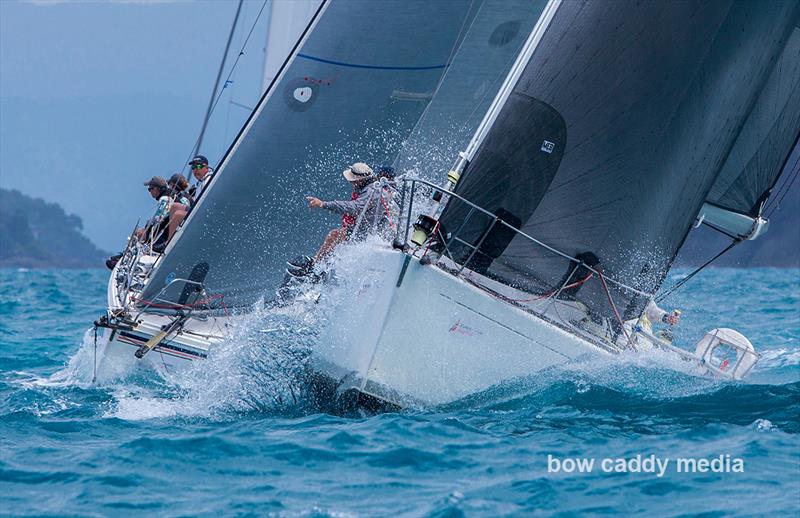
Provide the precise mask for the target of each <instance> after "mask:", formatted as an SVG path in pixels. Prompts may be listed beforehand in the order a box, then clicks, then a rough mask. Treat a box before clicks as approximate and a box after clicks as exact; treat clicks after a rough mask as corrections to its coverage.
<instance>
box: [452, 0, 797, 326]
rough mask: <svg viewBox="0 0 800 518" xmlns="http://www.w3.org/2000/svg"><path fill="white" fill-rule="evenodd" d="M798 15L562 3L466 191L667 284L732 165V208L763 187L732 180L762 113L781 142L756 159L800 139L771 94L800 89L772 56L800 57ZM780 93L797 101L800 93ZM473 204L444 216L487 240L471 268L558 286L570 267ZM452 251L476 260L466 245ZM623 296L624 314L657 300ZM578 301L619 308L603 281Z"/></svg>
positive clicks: (568, 248)
mask: <svg viewBox="0 0 800 518" xmlns="http://www.w3.org/2000/svg"><path fill="white" fill-rule="evenodd" d="M799 13H800V4H798V3H797V2H795V1H792V0H786V1H780V0H778V1H774V2H736V1H712V2H705V1H687V2H637V1H633V0H620V1H616V2H577V1H569V2H563V3H560V4H559V5H558V7H557V9H556V11H555V14H554V15H553V17H552V20H551V21H550V23H549V25H548V26H547V28H546V30H545V32H544V33H543V35H542V36H541V39H540V40H539V41H538V43H537V44H536V46H535V48H534V50H533V51H532V53H531V54H530V58H529V59H528V60H527V63H525V65H524V70H523V71H522V73H521V74H520V75H519V77H518V79H517V80H516V82H515V83H513V88H512V89H511V91H510V93H509V94H507V95H506V97H505V98H503V99H502V103H501V104H500V106H499V109H498V110H497V111H496V113H495V114H494V117H495V118H494V119H493V121H491V122H490V123H489V125H488V129H486V128H484V129H482V130H479V132H478V135H479V136H480V138H478V137H476V139H477V141H476V142H475V143H474V145H473V146H472V151H471V152H470V153H469V156H468V158H469V159H470V160H471V163H470V165H469V166H468V167H467V169H466V173H465V174H464V175H463V177H462V180H461V181H460V183H459V184H458V186H457V189H456V192H457V193H458V194H460V195H461V196H464V197H465V198H467V199H469V200H470V201H472V202H474V203H476V204H477V205H479V206H482V207H484V208H487V209H488V210H490V211H491V212H493V213H494V214H495V215H497V216H499V217H501V218H502V219H503V220H505V221H507V222H509V223H510V224H511V225H512V226H518V228H519V229H520V230H522V231H523V232H525V233H526V234H528V235H530V236H533V237H535V238H536V239H538V240H540V241H541V242H543V243H545V244H547V245H549V246H550V247H552V248H554V249H556V250H560V251H562V252H564V253H566V254H568V255H570V256H572V257H584V258H585V257H591V258H593V260H592V262H594V260H595V258H596V260H598V261H599V265H600V266H602V268H603V269H604V271H605V272H606V274H607V275H608V276H610V277H613V278H616V279H617V280H619V281H621V282H623V283H625V284H627V285H630V286H633V287H635V288H637V289H640V290H643V291H645V292H653V291H655V289H656V288H657V287H658V285H659V283H660V282H661V280H662V279H663V276H664V275H665V274H666V272H667V270H668V268H669V266H670V264H671V262H672V260H673V258H674V257H675V254H676V252H677V250H678V249H679V248H680V246H681V244H682V243H683V241H684V238H685V236H686V234H687V233H688V231H689V229H690V228H691V225H692V223H693V221H694V220H695V218H696V217H697V215H698V213H699V211H700V208H701V206H702V205H703V203H704V202H705V200H706V198H707V196H709V193H710V192H712V188H713V187H715V185H716V182H717V181H718V179H719V178H722V175H723V172H725V171H727V170H726V164H731V166H730V167H731V171H732V173H731V175H730V178H729V179H728V181H727V187H726V188H725V189H724V190H723V189H720V194H719V196H718V198H715V199H719V200H720V201H726V202H727V200H733V199H734V198H736V197H737V196H738V197H740V198H741V201H739V199H738V198H737V201H736V206H737V207H743V206H745V205H746V206H747V207H746V208H747V210H750V209H751V208H752V206H753V203H754V202H755V201H756V200H755V198H757V197H758V196H760V195H761V193H762V192H763V188H762V187H757V188H756V187H752V188H748V189H737V188H735V187H734V188H732V187H731V186H733V185H734V184H737V182H740V183H748V182H749V180H744V179H741V175H740V174H739V173H740V172H741V171H743V170H745V169H746V167H744V164H743V160H744V158H742V159H741V160H740V159H737V160H734V161H733V162H731V160H733V157H732V152H734V151H736V150H737V149H739V147H738V146H737V142H741V143H744V140H739V139H740V138H744V135H745V133H746V132H748V131H754V130H756V128H754V130H748V127H749V121H755V120H756V119H752V117H754V114H755V116H756V117H757V118H758V120H759V121H760V120H761V117H764V118H766V119H769V120H767V121H766V122H765V123H764V124H761V123H759V124H756V125H755V126H757V131H758V132H759V134H762V133H763V134H764V136H763V138H762V139H763V140H764V141H767V140H768V141H769V142H770V143H771V145H770V146H768V147H767V148H764V149H763V150H762V151H761V152H759V153H756V154H757V155H758V158H757V160H760V161H762V162H764V163H769V164H773V163H775V164H777V163H778V162H780V160H781V159H783V158H784V157H785V155H786V153H787V151H786V143H787V142H788V141H789V140H792V139H793V138H796V131H797V126H792V125H791V124H792V122H791V121H792V118H793V117H795V116H796V113H793V112H792V110H789V112H784V111H781V109H780V107H777V108H775V107H766V106H765V107H763V108H760V107H759V106H760V104H759V102H761V103H764V102H765V101H764V99H765V97H764V92H765V91H766V90H768V89H770V88H773V87H774V88H777V89H779V90H780V91H781V92H785V91H786V89H787V88H788V90H791V89H792V86H791V85H789V86H788V87H787V85H786V84H785V82H786V80H787V78H790V77H793V76H792V74H791V73H784V72H781V71H780V70H779V71H778V72H776V64H780V63H781V62H782V61H783V60H784V59H785V58H782V56H786V57H788V61H792V60H794V62H793V63H792V64H791V66H790V67H789V68H792V67H796V66H797V63H796V60H797V54H794V55H792V54H784V51H785V49H786V48H787V44H788V43H787V42H790V41H791V40H792V38H793V34H794V32H795V30H796V27H797V25H798V17H799V16H800V14H799ZM780 66H782V65H779V67H780ZM781 70H783V69H781ZM771 77H775V78H776V79H775V81H776V82H777V83H776V85H773V84H772V83H771V82H770V79H769V78H771ZM779 97H781V98H782V99H784V100H785V101H786V103H785V105H792V103H793V102H794V101H792V99H793V97H792V94H791V93H789V94H788V95H781V96H779ZM498 99H500V98H498ZM790 112H791V113H790ZM779 113H780V114H784V113H786V114H787V115H786V116H785V117H784V116H783V115H776V114H779ZM750 124H752V123H750ZM762 127H763V128H762ZM768 134H771V136H770V135H768ZM773 143H774V144H773ZM520 148H522V149H520ZM747 154H748V153H747V152H746V151H744V152H743V154H742V157H745V158H746V155H747ZM759 170H760V171H761V170H762V169H761V168H759ZM763 170H764V171H766V170H769V173H763V174H762V173H759V175H760V177H761V176H763V177H764V178H761V179H759V180H758V181H757V182H753V183H758V184H759V185H763V184H771V183H772V182H774V176H771V175H773V174H775V173H774V170H773V169H772V167H771V166H770V167H766V168H763ZM745 176H746V177H747V178H750V177H751V175H750V174H749V173H748V174H746V175H745ZM745 190H746V191H747V195H746V196H740V195H739V194H737V195H736V196H734V195H733V193H734V192H736V193H741V192H744V191H745ZM756 191H758V193H757V194H755V196H754V193H755V192H756ZM463 205H464V204H463V203H459V202H458V201H457V200H453V201H451V202H450V203H449V204H448V205H447V207H446V208H445V210H444V212H443V214H442V216H441V223H442V225H443V227H444V229H445V232H450V233H453V232H455V231H456V229H460V231H459V232H458V234H459V237H461V238H462V239H464V240H465V241H467V242H468V243H471V244H472V245H477V244H478V243H479V242H480V241H481V240H483V243H484V244H483V245H482V246H481V249H480V252H479V253H478V254H476V255H475V257H474V259H473V260H472V261H471V263H470V264H469V265H468V266H469V267H470V268H475V269H477V270H479V271H482V272H485V274H486V275H488V276H490V277H493V278H495V279H497V280H500V281H502V282H504V283H506V284H509V285H511V286H515V287H519V288H522V289H526V290H531V291H540V290H543V289H549V288H553V287H557V286H558V285H559V284H560V282H561V281H563V280H564V278H565V273H567V272H569V271H570V270H571V269H572V265H571V263H570V262H569V261H568V260H567V259H565V258H563V257H561V256H559V255H557V254H554V253H552V252H549V251H547V249H545V248H542V247H538V246H536V245H535V244H533V243H532V242H531V241H529V240H527V239H524V238H523V237H521V236H519V235H514V234H513V233H510V234H508V235H504V236H499V237H492V236H491V233H492V232H494V228H493V227H492V221H490V218H488V217H486V216H481V215H473V216H471V217H470V218H469V219H468V220H467V221H466V222H465V216H466V214H468V210H467V208H466V207H464V206H463ZM487 236H488V237H489V238H488V239H487ZM486 243H489V245H490V246H487V244H486ZM451 245H452V246H453V251H454V258H455V259H456V260H457V261H461V262H463V261H464V260H466V258H467V257H468V256H469V253H468V251H467V250H468V247H462V248H461V250H459V247H458V244H457V243H453V242H451ZM612 295H613V298H614V299H615V302H616V306H617V307H620V308H626V310H627V315H626V316H631V315H633V314H638V312H639V311H640V310H641V309H642V306H643V304H644V302H645V301H644V300H642V298H641V297H640V296H637V295H635V294H633V293H631V292H622V291H621V290H614V293H613V294H612ZM572 296H573V297H574V298H576V299H578V300H579V301H581V302H583V303H584V304H585V305H586V306H587V307H588V308H589V310H590V312H591V313H594V314H601V315H604V316H606V317H609V318H611V317H612V312H611V307H610V305H609V303H608V301H607V300H606V294H605V293H604V292H603V291H601V286H600V285H599V283H587V284H586V285H584V286H583V287H581V288H580V289H579V290H576V291H575V293H573V294H572Z"/></svg>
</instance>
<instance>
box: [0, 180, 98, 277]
mask: <svg viewBox="0 0 800 518" xmlns="http://www.w3.org/2000/svg"><path fill="white" fill-rule="evenodd" d="M82 230H83V222H82V221H81V218H79V217H78V216H76V215H74V214H67V213H66V212H64V209H63V208H61V206H60V205H58V204H57V203H48V202H46V201H44V200H42V199H39V198H31V197H29V196H26V195H24V194H22V193H21V192H19V191H17V190H8V189H0V267H22V268H92V267H95V268H100V267H103V259H104V257H105V256H106V255H107V254H106V253H105V252H103V251H102V250H100V249H99V248H97V247H96V246H95V245H94V243H92V242H91V241H90V240H89V239H88V238H87V237H86V236H84V235H83V233H82Z"/></svg>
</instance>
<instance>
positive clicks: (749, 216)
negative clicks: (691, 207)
mask: <svg viewBox="0 0 800 518" xmlns="http://www.w3.org/2000/svg"><path fill="white" fill-rule="evenodd" d="M798 56H800V27H797V26H795V27H794V29H793V30H792V33H791V35H790V36H789V38H788V39H787V41H786V45H785V46H784V48H783V52H782V53H781V55H780V57H779V58H778V60H777V61H776V62H775V65H774V66H773V68H772V72H771V73H770V74H769V76H768V77H767V80H766V83H765V84H764V88H763V89H762V92H761V95H760V96H759V98H758V100H757V101H756V103H755V104H754V106H753V109H752V110H751V111H750V114H749V115H748V117H747V120H746V122H745V124H744V126H743V127H742V131H741V133H740V134H739V137H738V138H737V139H736V143H735V144H734V146H733V149H731V152H730V154H729V155H728V159H727V160H726V161H725V165H724V166H723V167H722V170H721V172H720V174H719V176H718V178H717V180H716V182H715V183H714V186H713V187H712V188H711V192H710V193H709V195H708V198H706V204H705V205H704V206H703V209H702V210H701V213H700V218H701V219H702V221H703V222H704V223H706V224H709V225H710V226H713V227H714V228H717V229H718V230H721V231H723V232H726V233H727V234H729V235H731V237H734V238H749V239H754V238H755V237H757V235H758V233H763V231H762V232H759V231H760V230H761V229H760V228H759V227H758V225H759V221H758V218H759V217H760V216H761V210H762V207H763V205H764V202H765V201H766V199H767V197H768V196H769V194H770V192H771V190H772V187H773V186H774V185H775V182H776V181H777V179H778V177H779V175H780V174H781V171H782V170H783V169H784V166H785V164H786V160H787V159H788V157H789V154H790V153H791V151H792V149H793V147H794V146H796V145H797V143H798V138H799V137H800V57H798ZM761 226H762V227H763V226H764V224H763V223H762V224H761Z"/></svg>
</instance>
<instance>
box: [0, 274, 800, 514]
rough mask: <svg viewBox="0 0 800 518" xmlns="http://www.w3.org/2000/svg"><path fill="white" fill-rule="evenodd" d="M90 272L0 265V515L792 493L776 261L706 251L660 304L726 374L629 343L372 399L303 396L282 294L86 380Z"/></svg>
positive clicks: (569, 508)
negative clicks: (131, 366)
mask: <svg viewBox="0 0 800 518" xmlns="http://www.w3.org/2000/svg"><path fill="white" fill-rule="evenodd" d="M685 273H686V272H681V271H678V272H675V273H673V274H672V275H671V276H670V278H669V280H668V283H667V284H669V283H671V282H675V281H676V280H678V279H679V278H680V277H681V275H685ZM107 276H108V275H107V272H105V271H101V270H89V271H67V270H44V271H41V270H36V271H34V270H31V271H27V270H0V343H1V344H2V346H1V347H0V514H3V515H59V516H64V515H104V516H109V515H114V516H125V515H134V514H145V513H146V514H150V515H170V516H172V515H183V516H195V515H199V516H208V515H215V516H227V515H258V516H263V515H279V516H351V515H368V516H372V515H403V516H421V515H427V516H462V515H467V516H505V515H551V514H559V513H562V514H566V515H569V514H581V515H583V514H614V513H620V514H626V515H629V514H645V513H647V514H648V516H682V515H698V514H703V515H707V516H718V515H739V516H754V515H764V516H766V515H769V516H779V515H795V516H796V515H797V513H798V512H800V367H798V365H800V345H799V342H798V340H799V339H800V271H798V270H779V269H751V270H736V269H710V270H707V271H704V272H703V273H702V274H701V275H700V276H698V277H697V278H696V279H693V280H692V282H690V283H689V284H688V285H687V286H686V287H684V288H683V289H682V290H681V291H679V292H678V293H676V294H675V295H674V296H672V297H671V298H670V299H669V300H668V301H667V302H666V303H665V306H666V307H667V309H672V308H680V309H681V310H682V312H683V319H682V322H681V324H680V325H679V327H678V328H677V331H676V335H677V336H676V340H677V341H678V342H680V343H683V344H685V345H686V346H688V345H690V344H692V343H694V342H695V341H696V340H697V339H699V338H700V337H701V336H702V334H703V332H704V331H705V330H708V329H710V328H713V327H733V328H735V329H737V330H739V331H740V332H742V333H743V334H745V335H746V336H748V337H749V338H750V339H751V341H752V342H753V343H754V344H755V345H756V347H757V349H758V350H759V351H760V352H761V353H762V355H763V357H762V359H761V361H760V362H759V364H758V365H757V366H756V368H755V370H754V371H753V372H752V374H751V376H750V378H749V379H748V381H747V382H746V383H745V382H739V383H734V382H729V381H721V380H716V379H711V378H706V377H700V376H697V375H696V374H695V373H694V372H692V370H691V369H688V368H686V367H685V364H682V362H676V361H674V360H673V359H672V358H671V357H668V356H664V355H659V354H655V353H650V354H630V355H625V356H622V357H620V358H614V359H612V360H603V361H591V362H585V363H579V364H573V365H568V366H565V367H562V368H558V369H551V370H548V371H545V372H542V373H539V374H537V375H534V376H531V377H529V378H526V379H522V380H518V381H515V382H513V383H507V384H504V385H502V386H498V387H494V388H492V389H490V390H487V391H485V392H482V393H479V394H474V395H472V396H470V397H468V398H466V399H464V400H461V401H457V402H455V403H452V404H448V405H446V406H444V407H438V408H425V409H414V410H407V411H402V412H397V413H384V414H379V415H374V416H366V415H345V416H336V415H330V414H326V413H322V412H320V410H319V409H318V408H316V407H315V406H314V404H313V402H312V400H311V399H310V398H309V397H308V396H307V395H306V392H305V387H304V386H303V377H302V372H303V368H302V367H303V363H304V361H305V359H306V358H307V357H308V353H309V351H310V350H311V349H313V345H314V340H316V336H317V333H316V329H315V327H316V326H318V325H320V324H319V322H317V321H314V320H313V319H308V318H307V316H303V315H292V314H286V313H283V314H280V315H277V314H272V313H269V312H257V313H255V314H253V315H252V316H251V317H249V320H248V322H247V323H246V324H244V325H243V326H242V329H239V330H237V331H236V332H235V333H234V336H233V337H232V338H231V339H230V340H228V341H227V342H226V343H224V344H221V345H220V346H219V347H218V348H217V349H215V351H214V353H213V354H212V355H211V357H210V359H209V360H208V361H207V362H199V363H202V365H198V366H196V367H194V368H193V369H191V370H190V371H189V372H187V373H185V374H184V375H180V376H175V377H171V378H169V379H164V378H161V377H159V376H157V375H155V374H153V373H149V372H147V371H146V370H143V369H140V370H139V371H136V372H134V373H133V374H131V375H130V376H126V377H125V378H122V379H116V380H105V381H101V382H99V383H95V384H93V383H91V378H92V356H91V355H92V350H93V348H92V344H93V334H92V332H91V331H87V329H89V328H90V326H91V322H92V321H93V320H94V319H95V318H97V317H98V316H100V315H101V314H102V313H103V312H104V303H105V288H106V281H107Z"/></svg>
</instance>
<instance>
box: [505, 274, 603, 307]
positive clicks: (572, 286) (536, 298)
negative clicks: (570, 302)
mask: <svg viewBox="0 0 800 518" xmlns="http://www.w3.org/2000/svg"><path fill="white" fill-rule="evenodd" d="M592 275H594V274H593V273H592V272H589V273H587V274H586V277H584V278H583V279H580V280H577V281H575V282H573V283H572V284H567V285H566V286H564V287H563V288H561V290H562V291H563V290H567V289H569V288H575V287H577V286H580V285H582V284H583V283H584V282H586V281H588V280H589V279H591V277H592ZM556 292H558V289H555V290H553V291H550V292H547V293H544V294H542V295H539V296H536V297H534V298H532V299H510V298H508V297H504V298H505V299H506V300H510V301H512V302H533V301H535V300H542V299H546V298H548V297H552V296H553V295H554V294H555V293H556Z"/></svg>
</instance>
